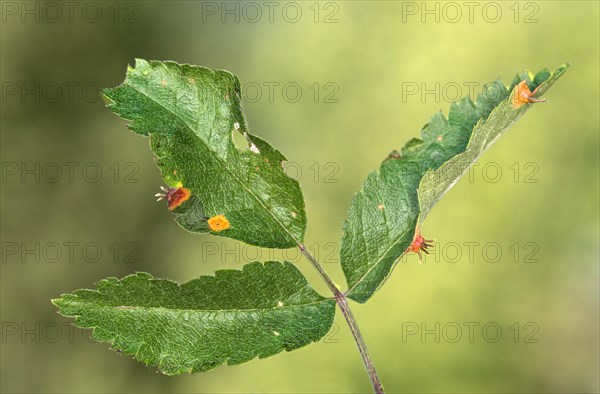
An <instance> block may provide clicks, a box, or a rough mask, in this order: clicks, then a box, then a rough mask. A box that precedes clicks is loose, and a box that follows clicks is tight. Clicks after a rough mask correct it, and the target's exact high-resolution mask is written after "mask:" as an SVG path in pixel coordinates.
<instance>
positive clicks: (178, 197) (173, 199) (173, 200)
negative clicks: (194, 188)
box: [166, 186, 192, 211]
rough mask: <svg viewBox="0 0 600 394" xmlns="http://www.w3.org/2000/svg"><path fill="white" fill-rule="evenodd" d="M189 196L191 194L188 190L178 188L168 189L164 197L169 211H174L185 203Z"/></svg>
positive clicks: (181, 187)
mask: <svg viewBox="0 0 600 394" xmlns="http://www.w3.org/2000/svg"><path fill="white" fill-rule="evenodd" d="M191 195H192V192H191V191H190V189H186V188H185V187H183V186H178V187H177V188H170V189H169V190H168V191H167V196H166V199H167V203H168V208H169V211H172V210H174V209H175V208H177V207H178V206H180V205H181V204H183V203H184V202H186V201H187V200H188V199H189V198H190V196H191Z"/></svg>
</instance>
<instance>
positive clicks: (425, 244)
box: [407, 229, 433, 263]
mask: <svg viewBox="0 0 600 394" xmlns="http://www.w3.org/2000/svg"><path fill="white" fill-rule="evenodd" d="M432 246H433V240H431V239H425V238H423V237H422V236H421V233H420V231H419V229H417V231H416V232H415V237H414V238H413V241H412V243H411V244H410V246H409V247H408V249H407V251H409V252H414V253H416V254H418V255H419V262H420V263H423V255H422V254H421V252H423V253H425V254H429V252H428V251H427V249H429V248H431V247H432Z"/></svg>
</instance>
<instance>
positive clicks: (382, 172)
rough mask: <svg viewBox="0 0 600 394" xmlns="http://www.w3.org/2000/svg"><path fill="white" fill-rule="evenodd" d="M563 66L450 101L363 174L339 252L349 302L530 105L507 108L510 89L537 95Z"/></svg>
mask: <svg viewBox="0 0 600 394" xmlns="http://www.w3.org/2000/svg"><path fill="white" fill-rule="evenodd" d="M567 68H568V65H563V66H561V67H559V68H558V69H557V70H556V71H555V72H554V73H550V72H549V71H548V70H542V71H540V72H539V73H538V74H536V75H535V76H534V75H532V74H531V73H530V72H529V71H525V72H523V73H520V74H518V75H517V76H516V77H515V79H514V80H513V82H512V84H511V86H510V87H509V88H507V87H506V86H504V84H502V82H501V81H500V80H497V81H495V82H494V83H491V84H488V85H486V87H485V89H484V91H483V93H482V94H481V95H480V96H479V97H477V99H476V101H475V102H474V103H473V102H472V101H471V100H470V98H468V97H467V98H463V99H461V100H460V101H458V102H455V103H453V104H452V105H451V107H450V112H449V115H448V118H446V117H445V116H444V115H443V114H442V113H441V112H438V113H436V114H435V115H434V116H433V117H432V118H431V119H430V121H429V123H428V124H427V125H426V126H425V127H424V128H423V130H422V131H421V139H417V138H414V139H412V140H410V141H409V142H408V143H407V144H406V145H405V146H404V147H403V148H402V150H401V152H400V153H398V152H393V153H392V154H390V156H389V157H388V158H387V159H386V160H385V161H384V162H383V163H382V164H381V167H380V168H379V170H378V171H374V172H371V173H370V174H369V175H368V176H367V179H366V180H365V182H364V184H363V187H362V189H361V191H359V192H358V193H357V194H356V195H355V196H354V198H353V200H352V202H351V205H350V209H349V213H348V217H347V219H346V221H345V223H344V228H343V235H342V241H341V247H340V261H341V264H342V268H343V271H344V274H345V276H346V280H347V282H348V286H349V290H348V292H347V295H348V297H349V298H352V299H354V300H355V301H358V302H366V301H367V300H368V299H369V298H370V297H371V296H372V295H373V294H374V293H375V291H376V290H377V289H378V288H379V287H380V286H381V285H382V284H383V283H384V282H385V280H386V278H387V277H388V276H389V275H390V273H391V272H392V270H393V268H394V266H395V264H396V263H397V261H398V259H399V258H400V257H401V256H402V254H403V253H404V252H405V251H406V249H407V248H408V247H409V246H410V244H411V242H412V240H413V237H414V236H415V231H416V230H417V228H418V227H419V226H420V224H421V223H422V222H423V220H424V219H425V217H426V215H427V214H428V213H429V211H430V210H431V208H432V207H433V206H434V205H435V204H436V203H437V201H438V200H439V199H440V198H441V196H442V195H443V194H444V193H445V192H446V191H448V189H450V187H452V186H453V185H454V184H455V183H456V181H457V180H458V179H459V178H460V177H461V176H462V174H464V173H465V171H466V170H467V169H468V168H469V166H470V165H471V164H472V163H473V162H474V161H476V160H477V159H478V158H479V156H480V155H481V154H482V153H483V152H484V151H485V150H486V149H488V148H489V147H490V145H491V144H492V143H493V142H494V141H495V140H496V139H497V138H498V137H499V136H500V135H502V133H503V132H504V131H505V130H506V129H508V127H509V126H510V125H512V123H514V122H515V121H516V120H517V119H518V118H520V117H521V115H523V114H524V113H525V112H526V111H527V110H528V109H529V108H530V107H531V106H532V104H531V103H527V104H523V105H521V106H514V105H513V102H512V99H513V96H514V94H515V90H516V89H515V86H516V85H517V84H518V83H519V82H520V81H526V82H527V86H528V87H529V88H530V89H531V91H533V90H534V89H536V88H537V91H536V92H535V93H536V94H535V97H540V96H541V95H542V94H543V93H545V91H546V90H547V89H548V88H549V87H550V86H551V85H552V84H553V83H554V82H555V81H556V80H557V79H558V78H559V77H560V76H561V75H562V74H563V73H564V72H565V71H566V69H567Z"/></svg>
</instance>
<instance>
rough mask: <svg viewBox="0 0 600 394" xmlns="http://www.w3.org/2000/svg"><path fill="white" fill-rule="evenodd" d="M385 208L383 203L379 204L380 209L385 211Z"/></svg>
mask: <svg viewBox="0 0 600 394" xmlns="http://www.w3.org/2000/svg"><path fill="white" fill-rule="evenodd" d="M383 208H385V206H384V205H383V204H379V205H377V209H379V210H380V211H383Z"/></svg>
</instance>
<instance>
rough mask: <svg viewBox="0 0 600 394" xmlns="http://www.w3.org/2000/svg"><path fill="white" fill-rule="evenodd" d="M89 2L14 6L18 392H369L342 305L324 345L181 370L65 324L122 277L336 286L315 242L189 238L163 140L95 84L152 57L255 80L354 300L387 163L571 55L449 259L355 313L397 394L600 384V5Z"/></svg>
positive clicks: (7, 102)
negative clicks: (349, 237)
mask: <svg viewBox="0 0 600 394" xmlns="http://www.w3.org/2000/svg"><path fill="white" fill-rule="evenodd" d="M48 4H49V5H48ZM70 4H71V5H66V4H65V3H45V2H20V1H19V2H11V1H3V2H2V21H1V25H0V27H1V39H0V44H1V56H0V57H1V61H0V62H1V63H0V65H1V79H2V102H1V104H2V112H1V153H2V158H1V162H2V183H1V187H2V195H1V206H2V211H1V215H2V217H1V219H2V224H1V236H2V262H1V265H0V267H1V296H2V305H1V306H2V309H1V312H2V313H1V322H2V341H1V349H2V351H1V379H0V382H1V383H0V389H1V391H2V392H6V393H8V392H15V393H17V392H18V393H42V392H43V393H168V392H180V393H205V392H222V393H226V392H227V393H229V392H237V393H246V392H273V393H275V392H289V393H299V392H302V393H309V392H366V391H369V390H370V384H369V381H368V378H367V376H366V374H365V373H364V371H363V367H362V364H361V360H360V357H359V355H358V352H357V350H356V348H355V346H354V343H353V341H352V338H351V336H350V333H349V330H348V329H347V327H346V325H345V322H344V321H343V319H342V318H341V316H340V315H339V313H338V315H337V316H336V323H335V325H334V327H333V329H332V331H331V333H330V334H329V335H328V336H327V337H326V338H325V339H324V340H323V341H321V342H320V343H317V344H312V345H310V346H308V347H306V348H304V349H300V350H297V351H294V352H291V353H283V354H279V355H277V356H274V357H271V358H268V359H265V360H254V361H252V362H250V363H247V364H244V365H239V366H235V367H220V368H217V369H215V370H213V371H210V372H208V373H203V374H196V375H185V376H177V377H167V376H163V375H161V374H158V373H156V371H155V370H154V369H151V368H146V367H144V366H142V365H141V364H138V363H137V362H135V361H134V360H132V359H130V358H129V357H127V356H120V355H119V354H117V353H116V352H113V351H111V350H109V349H108V346H107V344H104V343H92V341H91V340H89V338H88V334H86V333H85V332H84V331H81V330H79V329H73V328H69V327H70V326H69V324H68V323H69V321H70V320H69V319H66V318H63V317H61V316H59V315H58V314H57V313H56V309H55V307H54V306H53V305H52V304H51V303H50V299H51V298H55V297H57V296H58V295H60V294H61V293H66V292H71V291H73V290H74V289H78V288H85V287H88V288H89V287H91V286H92V285H93V283H95V282H96V281H97V280H99V279H101V278H104V277H107V276H116V277H122V276H125V275H127V274H129V273H132V272H134V271H148V272H151V273H153V274H154V275H156V276H162V277H166V278H170V279H173V280H178V281H186V280H189V279H191V278H193V277H196V276H198V275H201V274H210V273H212V272H213V271H214V270H216V269H222V268H240V267H241V266H242V265H243V264H244V263H245V262H248V261H253V260H257V259H258V260H269V259H284V258H285V259H287V260H290V261H292V262H295V263H296V264H297V265H298V267H299V268H300V269H301V270H302V271H303V272H304V273H305V275H306V276H307V277H308V278H309V280H310V281H311V282H312V283H313V284H314V286H315V287H316V288H317V289H319V291H321V293H322V294H326V288H325V286H324V285H323V284H322V283H321V282H320V280H319V278H318V277H317V276H316V275H315V273H314V272H313V270H312V268H311V267H310V266H309V264H308V263H307V262H306V261H305V260H303V259H301V258H300V256H299V254H298V253H297V252H296V251H295V250H289V251H285V252H279V251H278V252H272V251H268V250H260V249H256V248H252V247H248V246H246V245H243V244H240V243H238V242H234V241H227V240H223V239H221V238H216V237H210V236H198V235H193V234H190V233H187V232H185V231H183V230H182V229H181V228H179V227H178V226H177V225H176V224H175V223H174V221H173V219H172V217H171V215H170V214H169V213H168V212H167V210H166V209H165V207H164V206H163V205H162V204H157V203H156V202H155V201H154V198H153V197H152V196H153V194H154V193H155V192H156V191H157V190H158V187H159V186H160V185H161V184H162V182H161V178H160V176H159V172H158V169H157V168H156V167H155V165H154V163H153V158H152V155H151V152H150V151H149V149H148V142H147V140H145V139H144V138H141V137H139V136H136V135H134V134H133V133H131V132H129V131H128V130H127V129H126V128H125V126H124V124H123V121H121V120H120V119H119V118H117V117H116V116H115V115H113V114H112V113H110V111H108V110H107V109H105V108H104V105H103V103H102V100H101V99H100V98H99V96H98V92H97V89H98V87H109V86H115V85H117V84H119V83H120V82H121V81H122V80H123V78H124V74H125V69H126V66H127V64H133V62H134V59H135V58H136V57H137V58H146V59H157V60H175V61H178V62H182V63H183V62H185V63H192V64H198V65H204V66H207V67H212V68H221V69H227V70H230V71H232V72H234V73H235V74H237V75H238V76H239V78H240V80H241V81H242V84H243V85H244V87H245V91H244V95H245V100H244V101H245V103H244V105H245V109H246V112H247V116H248V119H249V122H250V127H251V130H253V132H254V133H255V134H258V135H260V136H261V137H263V138H265V139H266V140H268V141H271V142H272V143H273V145H274V146H276V147H277V148H278V149H280V150H281V151H282V152H284V154H286V155H287V156H288V158H289V159H290V163H288V173H289V174H290V175H291V176H294V177H297V178H300V181H301V183H302V186H303V190H304V195H305V199H306V205H307V214H308V218H309V226H308V231H307V239H306V244H307V245H308V246H309V247H310V248H312V249H314V251H315V253H316V254H317V256H318V258H319V259H320V260H321V261H322V262H323V264H324V266H325V268H326V269H327V271H328V272H329V273H330V274H331V275H332V276H333V277H334V278H335V280H336V281H337V282H338V283H339V284H340V285H341V286H342V287H343V286H345V285H344V279H343V275H342V272H341V269H340V267H339V265H338V258H337V245H338V242H339V239H340V236H341V224H342V222H343V220H344V218H345V214H346V210H347V207H348V205H349V202H350V199H351V197H352V195H353V193H354V192H355V191H356V190H358V189H359V188H360V185H361V183H362V181H363V180H364V178H365V176H366V175H367V174H368V173H369V172H370V171H372V170H373V169H375V168H377V167H378V165H379V163H380V161H381V160H382V159H383V158H384V157H385V155H387V154H388V153H389V152H390V151H391V150H392V149H397V148H400V147H401V146H402V145H403V144H404V143H405V142H406V141H407V140H408V139H410V138H412V137H415V136H417V135H418V133H419V130H420V129H421V127H422V126H423V125H424V124H425V123H426V122H427V120H428V119H429V117H430V116H431V115H432V114H433V113H435V112H436V111H438V110H442V111H444V113H447V111H448V109H449V106H450V103H451V101H452V100H454V99H456V98H457V96H460V95H463V96H464V95H467V94H471V93H472V94H477V93H479V92H481V90H482V89H483V85H484V84H485V83H487V82H490V81H492V80H494V79H496V78H497V77H501V78H502V79H503V80H504V81H505V83H507V84H508V83H510V81H511V80H512V78H513V77H514V75H515V74H516V72H518V71H520V70H522V69H525V68H530V69H532V70H533V71H537V70H539V69H542V68H544V67H549V68H556V67H557V66H559V65H560V64H562V63H564V62H567V61H569V62H570V63H571V68H570V70H569V71H568V72H567V73H566V74H565V76H564V77H563V78H562V79H561V80H559V81H558V83H557V84H556V85H555V86H554V87H553V88H552V89H551V90H550V91H549V92H548V94H547V96H546V97H547V98H548V99H549V102H548V103H545V104H540V105H536V106H535V107H534V108H533V109H532V110H531V111H529V112H528V113H527V114H526V115H525V116H524V117H523V118H522V119H521V120H520V121H519V122H517V124H515V125H514V126H513V127H512V129H511V130H510V131H509V132H508V133H507V134H506V135H505V136H504V137H503V138H501V139H500V140H499V141H498V143H497V144H496V145H495V146H494V147H493V148H492V149H491V150H490V151H489V152H487V153H486V154H485V155H484V156H483V157H482V158H481V160H480V161H479V162H478V164H477V166H476V167H475V169H474V170H473V171H472V172H471V173H469V174H468V176H466V177H464V178H463V179H462V180H461V181H460V182H459V183H458V184H457V185H456V186H455V187H454V189H453V190H452V191H451V192H449V193H448V194H447V195H446V197H445V198H444V199H443V200H442V201H441V202H440V203H439V205H438V206H437V208H435V209H434V210H433V211H432V213H431V214H430V216H429V217H428V220H427V222H426V224H425V226H424V228H423V233H424V235H425V236H426V237H429V238H435V239H436V240H437V247H436V249H435V250H434V251H433V255H432V256H430V257H429V258H428V259H427V261H426V263H425V264H419V262H418V259H417V258H416V256H414V255H413V256H409V257H407V258H405V259H403V260H402V262H401V263H400V264H399V265H398V267H397V269H396V271H395V272H394V274H393V275H392V277H391V278H390V279H389V281H388V282H387V283H386V285H385V286H384V287H383V289H382V290H381V291H380V292H379V293H377V294H376V296H375V297H374V298H373V299H372V300H371V301H370V302H368V303H367V304H365V305H353V309H354V312H355V315H356V317H357V319H358V321H359V324H360V326H361V328H362V331H363V334H364V336H365V339H366V341H367V344H368V345H369V348H370V352H371V355H372V357H373V359H374V361H375V364H376V366H377V368H378V370H379V373H380V375H381V378H382V380H383V382H384V385H385V387H386V389H387V390H388V391H389V392H407V393H408V392H411V393H414V392H423V393H441V392H444V393H448V392H484V393H496V392H503V393H516V392H519V393H522V392H536V393H543V392H598V390H599V376H598V373H599V372H598V371H599V355H598V352H599V350H598V348H599V331H598V330H599V326H598V318H599V312H598V310H599V304H598V295H599V293H598V291H599V289H598V279H599V272H598V268H599V208H598V207H599V203H598V202H599V181H598V180H599V174H598V172H599V140H598V136H599V113H598V108H599V94H598V93H599V90H598V89H599V3H598V2H595V1H570V2H564V3H562V2H558V1H527V2H516V1H515V2H513V1H509V2H505V1H498V2H492V3H486V2H474V4H475V5H474V6H473V7H474V8H471V9H470V8H469V6H467V5H464V4H463V3H460V2H459V3H444V2H427V3H422V2H391V1H332V2H315V1H306V2H304V1H298V2H293V3H285V2H278V1H276V2H270V3H269V2H266V3H263V2H253V3H244V2H227V3H224V2H194V1H147V2H146V1H144V2H113V1H106V2H105V1H98V2H90V3H87V2H78V1H75V2H71V3H70ZM469 10H471V14H470V13H469ZM270 87H272V90H271V88H270ZM415 87H416V88H415ZM415 89H417V90H415ZM423 93H426V94H424V95H422V94H423ZM436 336H437V337H436Z"/></svg>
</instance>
